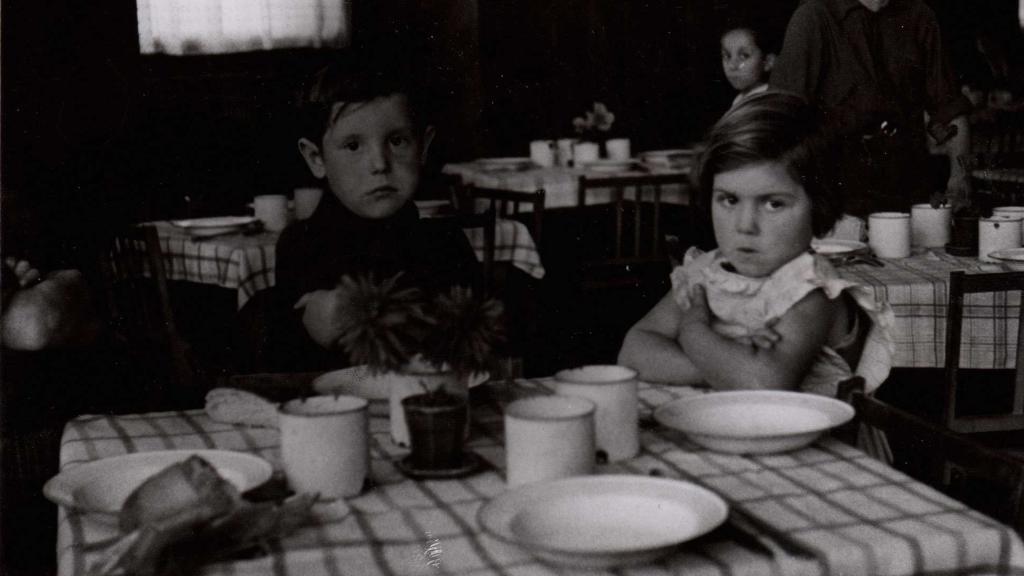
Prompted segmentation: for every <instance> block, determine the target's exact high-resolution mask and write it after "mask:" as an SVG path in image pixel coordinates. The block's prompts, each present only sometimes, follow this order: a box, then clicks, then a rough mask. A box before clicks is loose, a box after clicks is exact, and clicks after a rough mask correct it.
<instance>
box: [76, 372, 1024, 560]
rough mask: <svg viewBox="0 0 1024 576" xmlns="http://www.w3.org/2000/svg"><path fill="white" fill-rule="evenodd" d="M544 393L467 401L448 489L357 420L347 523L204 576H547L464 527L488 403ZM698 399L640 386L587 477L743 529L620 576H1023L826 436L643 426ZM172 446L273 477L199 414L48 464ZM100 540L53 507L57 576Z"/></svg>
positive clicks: (976, 534) (328, 517) (913, 488)
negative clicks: (359, 488) (421, 477)
mask: <svg viewBox="0 0 1024 576" xmlns="http://www.w3.org/2000/svg"><path fill="white" fill-rule="evenodd" d="M546 388H547V385H546V382H545V381H541V380H523V381H518V382H517V383H516V384H515V385H513V386H507V385H505V384H498V383H491V384H488V385H486V386H483V387H481V388H480V389H475V390H474V392H473V396H474V404H473V421H474V428H473V435H472V438H471V440H470V442H469V446H470V448H471V449H472V450H474V451H476V452H477V453H478V454H480V455H481V456H483V457H484V458H485V459H486V460H487V461H488V462H489V463H490V464H491V465H492V466H493V468H491V469H488V470H486V471H483V472H480V473H477V474H475V475H472V476H469V477H467V478H464V479H459V480H431V481H412V480H408V479H405V478H404V477H402V475H401V474H399V473H398V471H397V470H396V468H395V466H394V465H393V464H392V461H393V460H394V459H396V458H398V457H400V456H402V455H404V452H403V451H402V450H400V449H398V448H396V447H395V446H394V445H393V444H392V443H391V441H390V440H389V436H388V423H387V421H386V420H385V419H382V418H376V417H375V418H373V419H371V425H370V429H371V433H372V440H371V459H372V466H371V477H372V480H373V487H372V488H370V489H369V490H368V491H366V492H364V493H363V494H362V495H360V496H359V497H356V498H353V499H351V500H349V502H348V504H349V507H350V510H351V512H350V513H348V514H345V513H343V512H341V513H339V512H338V511H337V510H336V507H335V508H334V509H332V508H331V507H330V505H323V509H317V507H315V510H314V512H315V514H314V519H313V520H312V521H311V523H310V524H308V525H306V526H303V527H301V528H300V529H299V530H298V531H297V532H296V533H294V534H292V535H290V536H287V537H285V538H283V539H281V540H280V541H279V542H274V543H272V545H271V546H270V550H271V552H270V553H269V554H268V555H266V556H261V557H258V558H255V559H253V558H249V559H244V560H238V561H235V562H230V563H227V562H226V563H220V564H217V565H212V566H209V567H207V568H206V569H205V570H204V571H203V573H204V574H274V575H280V574H284V575H287V574H294V575H302V576H307V575H318V574H328V575H338V574H352V575H359V576H362V575H376V574H383V575H391V574H395V575H397V574H438V573H441V574H467V575H468V574H479V575H484V574H509V575H517V574H523V575H526V574H555V573H558V572H557V571H553V569H550V568H548V567H546V566H544V565H542V564H540V563H538V562H537V561H536V560H535V559H534V558H533V557H532V556H531V555H530V554H529V553H528V552H527V551H525V550H523V549H521V548H519V547H518V546H516V545H514V544H511V543H507V542H503V541H500V540H497V539H495V538H493V537H491V536H490V535H487V534H484V533H482V532H481V528H480V526H479V524H478V523H477V511H478V510H479V508H480V506H481V505H482V504H483V503H485V502H486V501H487V500H488V499H490V498H492V497H494V496H496V495H498V494H500V493H502V492H503V491H504V490H505V483H504V480H503V473H502V470H503V469H504V464H505V462H504V451H503V440H502V416H501V406H502V405H504V403H505V402H507V401H508V400H510V399H512V398H514V397H518V396H521V395H524V394H531V393H548V390H547V389H546ZM477 390H479V392H478V391H477ZM700 393H703V392H702V391H699V390H695V389H692V388H686V387H675V388H673V387H664V386H656V385H648V384H641V385H640V400H641V422H643V423H645V424H644V425H642V426H641V429H642V433H641V442H642V445H643V449H642V451H641V453H640V455H639V456H637V457H636V458H633V459H631V460H628V461H626V462H625V463H622V464H617V465H605V466H601V467H600V470H599V472H600V473H634V474H649V473H651V471H654V470H656V471H658V473H660V474H661V475H663V476H665V477H669V478H681V479H686V480H690V481H694V482H697V483H699V484H702V485H704V486H705V487H707V488H710V489H712V490H714V491H716V492H717V493H719V494H720V495H721V496H722V497H723V498H725V499H726V500H727V501H728V502H729V504H730V506H731V507H732V508H733V510H734V513H735V514H738V515H741V516H743V517H745V518H746V519H747V526H748V529H747V531H746V532H742V531H739V529H738V528H734V527H732V528H730V527H727V528H723V529H720V530H717V531H715V532H712V533H711V534H710V535H708V536H705V537H702V538H700V539H698V540H696V541H693V542H690V543H687V544H685V545H683V546H680V547H679V548H678V549H677V550H676V551H674V552H673V553H672V554H671V555H669V556H668V557H667V558H665V559H664V560H662V561H659V562H657V563H653V564H648V565H645V566H639V567H635V568H630V569H623V570H620V571H619V572H618V573H620V574H635V575H638V576H639V575H669V574H687V575H690V574H701V575H732V574H736V575H738V574H779V575H796V574H809V575H813V574H836V575H838V574H843V575H847V576H852V575H861V574H863V575H884V574H922V573H928V574H953V573H962V572H968V571H971V572H972V573H986V574H1006V573H1016V574H1020V573H1022V571H1024V546H1022V544H1021V541H1020V539H1019V537H1018V536H1017V535H1016V534H1015V533H1014V532H1013V531H1012V530H1011V529H1009V528H1007V527H1006V526H1004V525H1002V524H999V523H997V522H995V521H993V520H991V519H989V518H987V517H985V516H983V515H981V514H979V513H977V512H975V511H973V510H970V509H968V508H966V507H965V506H964V505H962V504H960V503H959V502H956V501H954V500H951V499H949V498H948V497H946V496H944V495H942V494H940V493H938V492H936V491H934V490H932V489H930V488H927V487H926V486H924V485H922V484H920V483H918V482H916V481H914V480H912V479H910V478H908V477H906V476H905V475H903V474H902V473H900V472H897V471H895V470H893V469H891V468H889V467H888V466H886V465H885V464H883V463H881V462H879V461H876V460H874V459H872V458H870V457H868V456H867V455H866V454H864V453H863V452H861V451H859V450H857V449H855V448H851V447H849V446H846V445H845V444H841V443H839V442H837V441H835V440H832V439H830V438H826V439H823V440H822V441H820V442H818V443H817V444H815V445H813V446H811V447H808V448H805V449H801V450H797V451H794V452H790V453H786V454H779V455H771V456H759V457H744V456H735V455H727V454H718V453H713V452H708V451H705V450H702V449H700V448H698V447H696V446H694V445H693V444H690V443H689V442H688V441H687V440H686V439H685V438H684V437H683V436H682V435H681V434H680V433H677V432H675V431H670V430H667V429H665V428H661V427H658V426H651V425H648V424H647V423H648V422H650V412H651V410H653V408H654V407H656V406H658V405H660V404H662V403H664V402H668V401H671V400H673V399H675V398H679V397H682V396H685V395H690V394H700ZM171 448H218V449H227V450H238V451H243V452H250V453H253V454H257V455H259V456H262V457H264V458H266V459H267V460H269V461H270V462H271V463H272V464H273V465H274V466H275V468H279V466H280V459H279V452H278V433H277V431H276V430H272V429H264V428H245V427H239V426H234V425H226V424H218V423H215V422H213V421H211V420H210V419H209V418H207V417H206V415H205V414H204V413H203V412H202V411H187V412H162V413H152V414H140V415H125V416H82V417H79V418H76V419H74V420H72V421H71V422H69V423H68V425H67V426H66V428H65V430H64V435H63V438H62V441H61V457H60V465H61V468H62V469H65V468H68V467H71V466H74V465H76V464H79V463H82V462H86V461H91V460H96V459H99V458H103V457H109V456H115V455H120V454H124V453H128V452H139V451H147V450H162V449H171ZM318 506H320V505H318ZM332 510H334V511H333V512H332ZM750 526H753V527H754V528H753V529H752V530H751V529H750V528H749V527H750ZM114 530H115V529H114V528H108V527H105V526H103V525H102V524H100V523H97V522H96V521H95V520H94V519H93V518H92V517H91V516H89V515H81V514H78V513H76V512H73V511H68V510H65V509H63V508H62V509H60V512H59V526H58V542H57V548H58V568H59V574H60V575H61V576H70V575H81V574H85V573H86V571H87V569H88V567H89V566H90V565H91V564H92V563H93V562H95V560H96V558H98V557H99V552H97V551H96V549H95V548H96V547H95V546H93V545H94V544H95V543H97V542H100V541H102V540H104V539H106V538H109V537H111V536H113V535H114ZM438 563H439V564H438Z"/></svg>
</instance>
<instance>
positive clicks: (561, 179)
mask: <svg viewBox="0 0 1024 576" xmlns="http://www.w3.org/2000/svg"><path fill="white" fill-rule="evenodd" d="M441 171H442V172H443V173H445V174H453V175H458V176H459V177H461V178H462V182H463V184H467V185H472V186H478V187H481V188H493V189H498V190H512V191H515V192H533V191H535V190H538V189H540V188H543V189H544V192H545V197H544V208H545V209H548V208H569V207H576V206H578V203H579V179H580V176H584V175H586V176H592V177H594V178H608V177H615V176H622V177H627V176H643V175H647V174H650V172H642V171H631V172H596V171H586V170H582V169H574V168H563V167H558V166H556V167H552V168H539V167H538V168H531V169H529V170H518V171H512V170H499V171H495V170H485V169H484V168H482V167H481V166H480V165H479V164H477V163H475V162H464V163H456V164H445V166H444V167H443V168H442V169H441ZM659 174H689V171H688V170H684V171H679V172H667V171H665V172H659ZM602 192H605V191H602V190H600V189H598V190H594V191H593V192H592V193H590V194H589V195H588V198H587V202H588V205H593V204H607V203H610V202H611V201H612V191H611V190H608V191H606V192H605V193H604V194H602ZM661 201H662V202H665V203H666V204H681V205H689V204H690V188H689V186H686V187H679V186H666V187H664V188H663V190H662V197H661Z"/></svg>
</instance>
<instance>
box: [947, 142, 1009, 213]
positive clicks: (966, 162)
mask: <svg viewBox="0 0 1024 576" xmlns="http://www.w3.org/2000/svg"><path fill="white" fill-rule="evenodd" d="M959 162H960V163H961V164H962V165H963V167H964V169H965V170H967V172H968V174H969V175H970V180H971V190H972V194H973V201H974V203H975V204H976V205H977V206H978V208H979V209H980V210H981V212H982V213H983V214H987V213H988V212H989V211H990V210H991V209H992V208H994V207H996V206H1012V205H1018V204H1020V203H1022V202H1024V182H1021V181H1015V180H1014V179H1005V180H1003V179H998V178H991V177H989V176H988V175H986V174H985V173H986V171H989V170H993V171H998V170H1003V169H1019V170H1024V151H1021V150H1018V151H997V152H975V153H971V154H966V155H964V156H961V157H960V158H959Z"/></svg>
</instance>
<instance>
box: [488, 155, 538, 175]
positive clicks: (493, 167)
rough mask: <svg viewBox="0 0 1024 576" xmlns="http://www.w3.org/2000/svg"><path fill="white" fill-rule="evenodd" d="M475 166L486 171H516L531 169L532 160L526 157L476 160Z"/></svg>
mask: <svg viewBox="0 0 1024 576" xmlns="http://www.w3.org/2000/svg"><path fill="white" fill-rule="evenodd" d="M476 163H477V165H479V166H480V167H481V168H483V169H484V170H486V171H491V172H500V171H505V170H508V171H518V170H529V169H530V168H533V160H530V159H529V158H526V157H518V156H516V157H506V158H478V159H477V161H476Z"/></svg>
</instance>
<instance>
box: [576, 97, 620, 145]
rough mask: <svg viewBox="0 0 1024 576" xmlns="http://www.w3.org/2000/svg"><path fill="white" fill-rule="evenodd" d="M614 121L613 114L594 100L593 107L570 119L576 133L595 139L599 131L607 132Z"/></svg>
mask: <svg viewBox="0 0 1024 576" xmlns="http://www.w3.org/2000/svg"><path fill="white" fill-rule="evenodd" d="M614 122H615V114H612V112H611V110H609V109H608V107H607V106H605V105H604V103H602V102H594V108H593V109H592V110H587V112H586V114H585V115H584V116H577V117H575V118H573V119H572V125H573V128H575V129H576V133H577V134H580V135H581V136H582V137H584V138H587V139H595V140H596V139H597V138H598V137H599V136H600V133H602V132H604V133H607V132H608V131H609V130H611V129H612V124H613V123H614Z"/></svg>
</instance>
